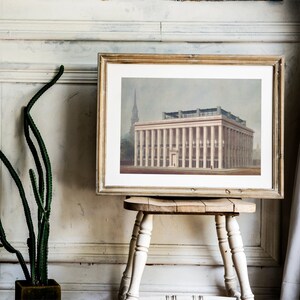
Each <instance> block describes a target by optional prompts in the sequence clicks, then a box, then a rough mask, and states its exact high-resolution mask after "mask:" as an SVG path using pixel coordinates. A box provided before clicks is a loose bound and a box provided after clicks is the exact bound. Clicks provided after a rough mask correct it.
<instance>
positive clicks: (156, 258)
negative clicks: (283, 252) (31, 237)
mask: <svg viewBox="0 0 300 300" xmlns="http://www.w3.org/2000/svg"><path fill="white" fill-rule="evenodd" d="M14 246H15V247H16V248H17V249H18V250H20V251H21V253H24V254H26V253H27V247H26V245H25V244H24V243H14ZM245 253H246V256H247V262H248V266H277V262H276V261H275V260H274V258H273V257H272V256H271V255H270V254H269V253H267V252H266V251H265V250H264V249H263V248H261V247H245ZM127 256H128V244H75V243H68V244H65V243H50V244H49V262H50V263H97V264H125V263H126V261H127ZM27 260H28V258H27ZM0 261H2V262H16V258H15V256H14V255H12V254H10V253H8V252H7V251H5V250H4V249H1V251H0ZM147 264H149V265H154V264H159V265H161V264H164V265H202V266H211V265H213V266H217V265H220V266H221V265H223V263H222V260H221V255H220V252H219V247H218V246H206V245H205V246H198V245H195V246H194V245H193V246H188V245H151V247H150V250H149V256H148V260H147Z"/></svg>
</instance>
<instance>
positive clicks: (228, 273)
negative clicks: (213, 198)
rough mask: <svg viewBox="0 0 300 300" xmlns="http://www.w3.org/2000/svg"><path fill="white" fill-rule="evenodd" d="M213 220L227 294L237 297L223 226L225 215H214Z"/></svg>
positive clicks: (234, 276)
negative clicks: (214, 221)
mask: <svg viewBox="0 0 300 300" xmlns="http://www.w3.org/2000/svg"><path fill="white" fill-rule="evenodd" d="M215 220H216V229H217V236H218V241H219V248H220V252H221V255H222V259H223V264H224V271H225V272H224V280H225V287H226V291H227V296H230V297H237V298H239V297H240V293H239V292H238V290H237V283H236V275H235V271H234V268H233V265H232V257H231V252H230V248H229V244H228V236H227V231H226V227H225V216H220V215H216V216H215Z"/></svg>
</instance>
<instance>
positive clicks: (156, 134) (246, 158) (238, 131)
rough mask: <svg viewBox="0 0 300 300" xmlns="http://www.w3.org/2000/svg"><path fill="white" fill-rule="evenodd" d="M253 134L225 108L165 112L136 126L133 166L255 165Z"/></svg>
mask: <svg viewBox="0 0 300 300" xmlns="http://www.w3.org/2000/svg"><path fill="white" fill-rule="evenodd" d="M253 136H254V131H253V130H252V129H250V128H248V127H247V126H246V121H245V120H242V119H240V118H239V117H238V116H235V115H233V114H232V113H230V112H228V111H226V110H224V109H222V108H221V107H220V106H218V107H216V108H207V109H196V110H187V111H176V112H164V113H163V116H162V120H157V121H149V122H135V123H134V165H135V166H137V167H138V166H139V167H161V168H167V167H175V168H210V169H216V168H217V169H224V168H225V169H228V168H237V167H239V168H241V167H251V166H253Z"/></svg>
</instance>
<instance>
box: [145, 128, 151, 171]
mask: <svg viewBox="0 0 300 300" xmlns="http://www.w3.org/2000/svg"><path fill="white" fill-rule="evenodd" d="M145 133H146V140H145V166H146V167H148V162H149V145H150V141H149V139H150V131H149V130H145Z"/></svg>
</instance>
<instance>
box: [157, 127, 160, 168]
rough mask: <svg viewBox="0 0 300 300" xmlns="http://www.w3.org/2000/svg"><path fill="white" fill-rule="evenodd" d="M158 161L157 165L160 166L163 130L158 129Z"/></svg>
mask: <svg viewBox="0 0 300 300" xmlns="http://www.w3.org/2000/svg"><path fill="white" fill-rule="evenodd" d="M156 138H157V161H156V166H157V167H160V152H161V147H160V144H161V130H160V129H157V136H156Z"/></svg>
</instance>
